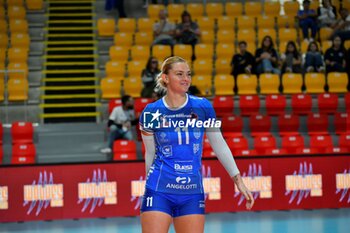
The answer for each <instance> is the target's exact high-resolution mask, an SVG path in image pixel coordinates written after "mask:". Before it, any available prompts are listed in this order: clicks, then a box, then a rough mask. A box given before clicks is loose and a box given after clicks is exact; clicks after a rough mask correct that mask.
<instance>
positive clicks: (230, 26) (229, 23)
mask: <svg viewBox="0 0 350 233" xmlns="http://www.w3.org/2000/svg"><path fill="white" fill-rule="evenodd" d="M235 24H236V23H235V18H234V17H233V16H221V17H218V19H217V26H218V29H219V30H234V29H235Z"/></svg>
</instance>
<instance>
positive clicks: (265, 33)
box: [258, 28, 276, 43]
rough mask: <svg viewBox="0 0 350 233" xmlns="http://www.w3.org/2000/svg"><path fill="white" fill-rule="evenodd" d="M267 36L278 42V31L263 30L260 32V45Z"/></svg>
mask: <svg viewBox="0 0 350 233" xmlns="http://www.w3.org/2000/svg"><path fill="white" fill-rule="evenodd" d="M265 36H271V38H272V40H273V41H274V42H276V30H275V29H272V28H262V29H259V30H258V41H259V43H260V42H261V41H262V39H263V38H264V37H265Z"/></svg>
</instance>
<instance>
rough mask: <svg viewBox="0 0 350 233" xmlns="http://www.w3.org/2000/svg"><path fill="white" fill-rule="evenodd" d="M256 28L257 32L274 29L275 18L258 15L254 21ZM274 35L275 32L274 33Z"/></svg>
mask: <svg viewBox="0 0 350 233" xmlns="http://www.w3.org/2000/svg"><path fill="white" fill-rule="evenodd" d="M256 26H257V27H258V29H259V30H261V29H264V28H266V29H274V28H275V17H273V16H270V15H259V16H258V17H257V19H256ZM274 33H275V34H276V31H274Z"/></svg>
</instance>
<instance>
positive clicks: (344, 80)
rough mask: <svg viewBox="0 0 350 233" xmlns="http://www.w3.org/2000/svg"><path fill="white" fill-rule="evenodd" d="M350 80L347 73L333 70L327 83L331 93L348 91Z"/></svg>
mask: <svg viewBox="0 0 350 233" xmlns="http://www.w3.org/2000/svg"><path fill="white" fill-rule="evenodd" d="M348 82H349V79H348V75H347V73H339V72H331V73H328V75H327V83H328V87H329V92H331V93H346V92H347V91H348V90H347V86H348Z"/></svg>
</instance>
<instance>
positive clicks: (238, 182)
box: [233, 174, 254, 210]
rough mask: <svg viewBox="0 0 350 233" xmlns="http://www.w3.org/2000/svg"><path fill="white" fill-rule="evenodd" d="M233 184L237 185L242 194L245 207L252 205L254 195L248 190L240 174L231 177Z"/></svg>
mask: <svg viewBox="0 0 350 233" xmlns="http://www.w3.org/2000/svg"><path fill="white" fill-rule="evenodd" d="M233 180H234V182H235V184H236V185H237V188H238V190H239V191H240V192H241V193H242V194H243V196H244V197H245V199H246V201H247V203H246V208H247V209H248V210H250V209H251V208H253V206H254V197H253V195H252V193H251V192H250V191H249V190H248V188H247V186H245V184H244V183H243V180H242V177H241V175H240V174H238V175H236V176H234V177H233Z"/></svg>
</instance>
